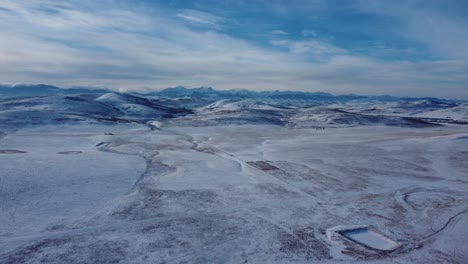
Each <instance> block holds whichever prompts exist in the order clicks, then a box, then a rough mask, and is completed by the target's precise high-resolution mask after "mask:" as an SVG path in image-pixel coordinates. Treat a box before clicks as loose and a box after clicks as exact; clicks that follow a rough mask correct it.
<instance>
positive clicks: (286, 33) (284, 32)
mask: <svg viewBox="0 0 468 264" xmlns="http://www.w3.org/2000/svg"><path fill="white" fill-rule="evenodd" d="M271 33H273V34H275V35H289V33H288V32H286V31H283V30H281V29H275V30H273V31H271Z"/></svg>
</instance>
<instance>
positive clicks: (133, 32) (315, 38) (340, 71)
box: [0, 0, 468, 99]
mask: <svg viewBox="0 0 468 264" xmlns="http://www.w3.org/2000/svg"><path fill="white" fill-rule="evenodd" d="M0 39H1V41H0V82H1V83H18V82H21V83H48V84H54V85H59V86H65V87H70V86H100V87H103V86H105V87H110V88H114V89H118V90H121V91H125V90H139V91H145V90H148V89H151V88H156V89H160V88H165V87H171V86H176V85H183V86H186V87H198V86H212V87H215V88H217V89H233V88H247V89H252V90H272V89H278V90H304V91H326V92H331V93H335V94H347V93H355V94H364V95H381V94H391V95H401V96H437V97H443V98H465V99H468V1H464V0H460V1H455V0H425V1H420V0H405V1H387V0H385V1H384V0H382V1H380V0H349V1H344V0H306V1H301V0H289V1H286V0H284V1H279V0H278V1H267V0H250V1H246V0H225V1H221V0H220V1H214V0H213V1H211V0H206V1H170V0H168V1H130V0H119V1H110V0H103V1H89V0H82V1H71V0H69V1H67V0H65V1H50V0H28V1H26V0H2V1H1V2H0Z"/></svg>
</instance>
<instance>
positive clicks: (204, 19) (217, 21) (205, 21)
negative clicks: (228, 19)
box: [177, 9, 224, 29]
mask: <svg viewBox="0 0 468 264" xmlns="http://www.w3.org/2000/svg"><path fill="white" fill-rule="evenodd" d="M177 17H179V18H182V19H184V20H186V21H188V22H190V23H193V24H196V25H202V26H207V27H211V28H217V29H219V28H221V25H222V23H223V22H224V19H223V18H222V17H219V16H215V15H213V14H210V13H207V12H202V11H198V10H191V9H186V10H183V11H182V12H181V13H179V14H177Z"/></svg>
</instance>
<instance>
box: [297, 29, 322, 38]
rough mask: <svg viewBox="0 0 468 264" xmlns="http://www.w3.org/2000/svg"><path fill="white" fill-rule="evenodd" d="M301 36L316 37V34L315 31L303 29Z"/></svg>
mask: <svg viewBox="0 0 468 264" xmlns="http://www.w3.org/2000/svg"><path fill="white" fill-rule="evenodd" d="M301 35H302V36H303V37H317V36H318V33H317V31H315V30H308V29H304V30H302V31H301Z"/></svg>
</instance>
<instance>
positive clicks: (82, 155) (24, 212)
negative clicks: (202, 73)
mask: <svg viewBox="0 0 468 264" xmlns="http://www.w3.org/2000/svg"><path fill="white" fill-rule="evenodd" d="M105 133H106V134H107V135H104V134H105ZM467 175H468V131H467V128H466V126H463V125H460V126H457V125H452V126H450V125H447V126H440V127H426V128H401V127H396V126H391V127H390V126H386V127H385V126H358V127H342V128H327V129H325V130H316V129H312V128H302V129H299V128H296V129H292V128H286V127H281V126H273V125H220V126H211V127H210V126H207V127H195V126H164V125H163V126H161V129H160V130H158V129H155V130H151V129H150V128H148V127H147V126H144V125H139V124H114V125H110V124H109V125H103V124H88V125H85V124H81V125H61V126H58V125H48V126H39V127H35V128H22V129H19V130H16V131H14V130H8V131H7V130H5V131H3V133H2V134H0V199H1V203H0V223H1V224H0V263H2V264H3V263H5V264H6V263H314V262H315V263H316V262H321V263H322V262H323V263H348V262H349V263H362V262H363V261H366V262H368V263H466V262H465V261H466V259H468V250H467V247H466V245H467V244H468V228H467V224H468V178H467ZM347 226H351V227H352V226H363V227H369V228H371V229H372V230H377V231H378V232H379V233H381V234H382V235H385V236H386V237H388V238H390V239H393V240H395V241H397V242H398V243H400V244H401V247H399V248H398V249H396V250H394V251H390V252H382V251H374V250H371V249H369V248H366V247H363V246H361V245H359V244H357V243H354V242H352V241H351V240H348V239H346V238H344V237H343V236H341V235H339V233H338V232H335V231H334V230H339V229H340V228H342V227H347Z"/></svg>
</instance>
